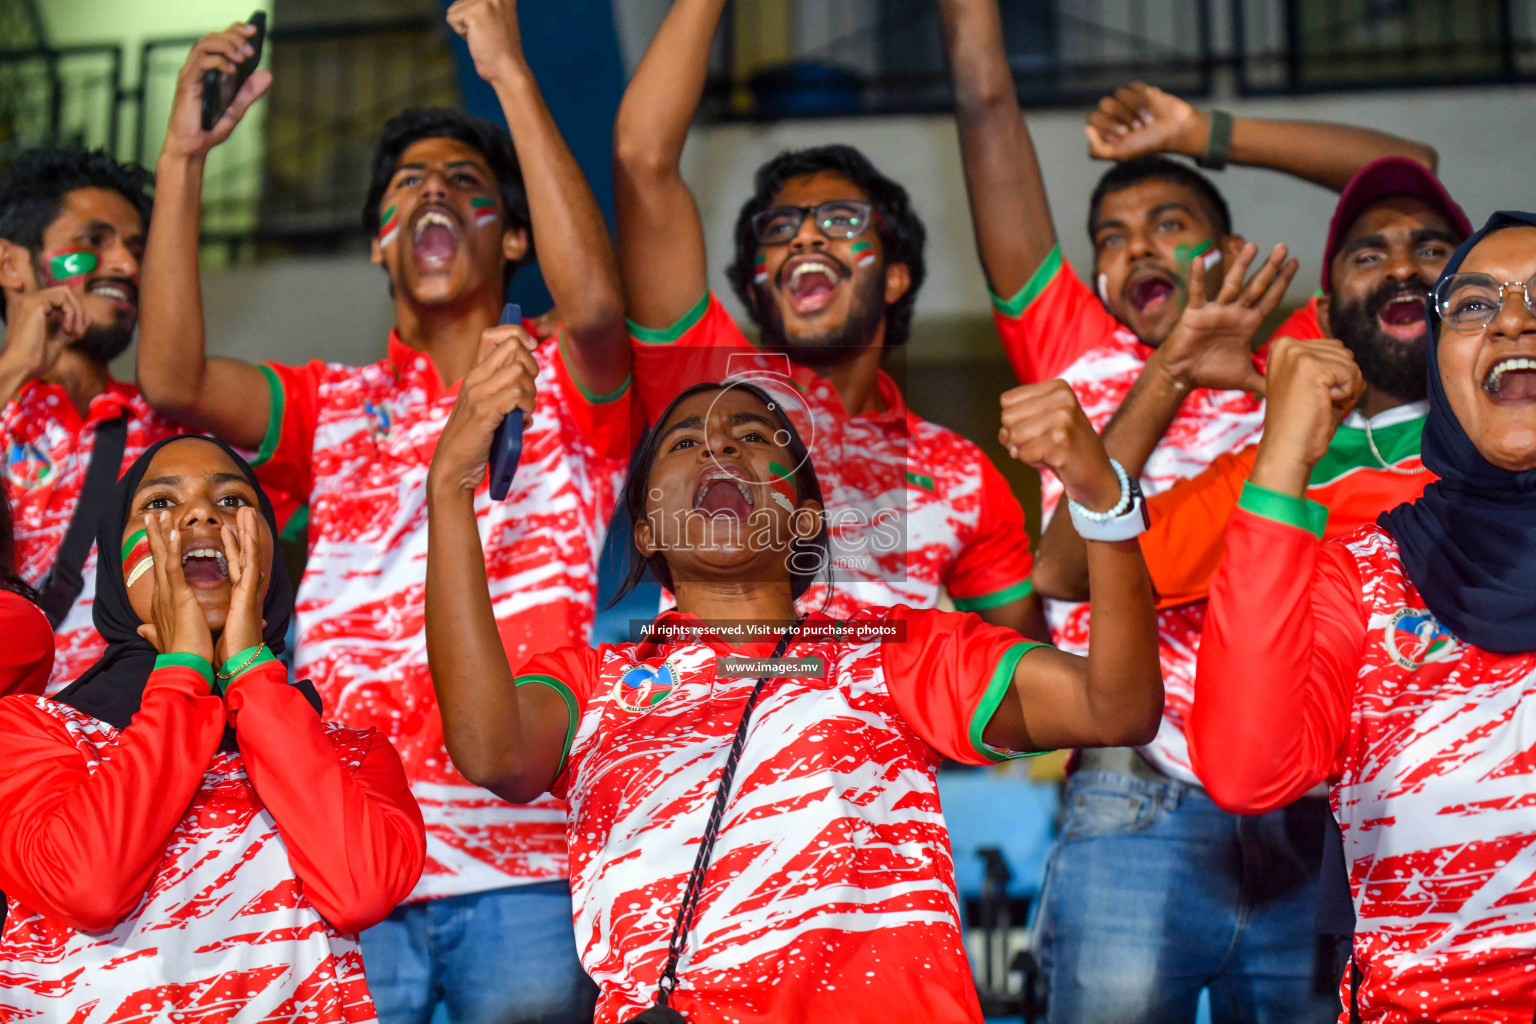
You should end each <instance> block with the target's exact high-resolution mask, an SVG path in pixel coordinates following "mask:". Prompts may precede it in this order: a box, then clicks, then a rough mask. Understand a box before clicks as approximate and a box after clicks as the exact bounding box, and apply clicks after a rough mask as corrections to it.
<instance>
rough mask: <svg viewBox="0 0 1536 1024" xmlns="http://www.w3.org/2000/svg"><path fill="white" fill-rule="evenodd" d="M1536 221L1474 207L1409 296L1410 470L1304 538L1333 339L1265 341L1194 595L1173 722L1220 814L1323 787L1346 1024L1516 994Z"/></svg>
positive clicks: (1448, 1011)
mask: <svg viewBox="0 0 1536 1024" xmlns="http://www.w3.org/2000/svg"><path fill="white" fill-rule="evenodd" d="M1533 300H1536V215H1533V214H1527V213H1498V214H1495V215H1494V216H1493V217H1492V218H1491V219H1490V220H1489V221H1488V223H1487V224H1486V225H1485V226H1484V227H1483V229H1482V230H1481V231H1479V232H1478V233H1476V234H1475V235H1473V236H1472V237H1471V238H1469V239H1467V241H1466V242H1465V243H1463V244H1462V246H1461V248H1459V249H1458V250H1457V251H1456V253H1455V255H1454V256H1452V258H1451V260H1450V262H1449V263H1448V264H1447V266H1446V269H1445V271H1444V273H1443V274H1442V275H1441V278H1440V280H1439V282H1438V283H1437V284H1436V285H1435V288H1434V291H1433V292H1432V293H1431V296H1430V300H1429V308H1428V310H1427V317H1428V320H1429V328H1430V351H1429V365H1428V376H1429V396H1430V411H1429V417H1428V419H1427V421H1426V423H1425V427H1424V446H1423V454H1424V465H1425V466H1427V467H1428V468H1429V469H1430V470H1432V471H1433V472H1435V473H1436V474H1438V476H1439V477H1440V479H1439V480H1438V481H1437V482H1435V483H1432V484H1430V485H1429V487H1428V488H1427V489H1426V490H1425V491H1424V494H1423V496H1422V497H1420V498H1419V499H1418V500H1416V501H1414V502H1412V503H1409V504H1405V505H1400V506H1398V507H1397V508H1396V509H1393V510H1392V511H1390V512H1388V513H1386V514H1384V515H1383V516H1382V517H1381V518H1380V519H1379V520H1378V521H1377V522H1376V523H1375V524H1373V525H1371V526H1367V527H1364V528H1362V529H1361V530H1359V531H1357V532H1355V533H1353V534H1351V535H1349V536H1348V537H1344V538H1341V539H1340V540H1339V541H1335V542H1329V543H1322V542H1321V541H1320V540H1319V536H1320V535H1321V533H1322V525H1323V522H1324V521H1325V520H1326V518H1327V510H1326V509H1324V508H1322V507H1321V506H1318V505H1316V504H1315V503H1312V502H1308V501H1306V500H1305V494H1306V492H1305V488H1306V483H1307V478H1308V475H1309V474H1310V472H1311V469H1312V466H1313V465H1314V464H1315V463H1316V461H1317V460H1318V458H1319V457H1320V456H1321V454H1322V452H1323V450H1324V449H1325V448H1326V447H1327V444H1328V439H1329V437H1330V436H1331V434H1332V431H1333V427H1334V425H1335V424H1336V423H1337V422H1338V419H1339V418H1340V417H1341V416H1342V414H1343V411H1344V410H1347V408H1348V407H1349V405H1350V404H1351V403H1352V402H1353V401H1354V399H1355V398H1356V397H1357V396H1358V394H1359V390H1360V376H1359V372H1358V370H1357V369H1356V368H1355V366H1354V363H1353V360H1351V359H1350V357H1349V354H1348V353H1347V352H1346V351H1344V349H1343V347H1342V346H1340V345H1338V343H1337V342H1327V341H1321V342H1300V343H1292V342H1289V341H1286V342H1284V343H1278V344H1277V345H1276V347H1275V348H1274V350H1273V353H1272V355H1271V360H1270V363H1269V370H1268V374H1267V377H1268V387H1267V389H1266V390H1267V401H1268V408H1267V410H1266V412H1265V423H1264V440H1263V443H1262V445H1261V447H1260V450H1259V455H1258V460H1257V463H1256V464H1255V466H1254V471H1253V475H1252V476H1251V477H1250V481H1249V484H1248V487H1247V490H1246V491H1245V492H1244V495H1243V498H1242V501H1241V503H1240V506H1239V508H1240V511H1239V512H1238V513H1237V514H1236V515H1235V516H1234V517H1233V519H1232V522H1231V524H1230V526H1229V527H1228V529H1227V550H1226V556H1225V560H1224V561H1223V563H1222V566H1221V568H1220V570H1219V571H1218V573H1217V575H1216V578H1215V580H1214V581H1213V583H1212V587H1211V602H1210V608H1209V611H1208V613H1207V615H1208V617H1207V619H1206V626H1205V634H1204V639H1203V642H1202V646H1201V650H1200V667H1199V675H1198V677H1197V679H1196V685H1195V705H1194V712H1193V716H1192V728H1191V734H1190V750H1191V754H1192V755H1193V757H1194V763H1195V767H1196V771H1197V772H1199V773H1200V777H1201V780H1202V781H1203V782H1204V783H1205V784H1206V787H1207V789H1208V790H1209V791H1210V793H1211V795H1212V797H1214V798H1215V799H1216V801H1217V802H1218V803H1220V804H1222V805H1223V806H1226V807H1228V808H1230V809H1232V810H1237V811H1249V812H1259V811H1267V810H1269V809H1271V808H1274V807H1279V806H1283V805H1284V804H1286V803H1289V802H1290V801H1291V800H1293V799H1295V798H1296V797H1299V796H1300V795H1301V794H1303V793H1305V792H1306V791H1307V790H1308V789H1310V788H1311V787H1312V786H1314V785H1316V784H1317V783H1320V782H1327V783H1328V784H1329V787H1330V791H1331V792H1330V795H1331V800H1332V804H1333V813H1334V816H1335V817H1336V818H1337V819H1338V822H1339V826H1340V829H1341V831H1342V832H1343V835H1344V849H1345V857H1346V859H1347V862H1348V868H1349V878H1350V887H1351V890H1352V894H1353V898H1354V905H1355V913H1356V918H1357V924H1356V930H1355V938H1354V950H1353V954H1354V955H1353V959H1352V963H1351V964H1350V967H1349V970H1348V971H1346V973H1345V974H1344V977H1343V987H1342V993H1341V994H1342V996H1343V1000H1344V1004H1345V1006H1346V1008H1347V1009H1348V1010H1349V1012H1350V1016H1351V1019H1356V1020H1364V1021H1409V1020H1412V1021H1418V1020H1476V1021H1480V1022H1495V1024H1497V1022H1506V1021H1508V1022H1515V1021H1518V1022H1520V1024H1526V1022H1528V1021H1530V1020H1531V1013H1532V1007H1533V1006H1536V949H1533V939H1532V937H1533V936H1536V842H1533V840H1536V795H1533V794H1536V700H1532V699H1531V698H1532V697H1533V696H1536V306H1533Z"/></svg>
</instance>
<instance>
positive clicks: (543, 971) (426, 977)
mask: <svg viewBox="0 0 1536 1024" xmlns="http://www.w3.org/2000/svg"><path fill="white" fill-rule="evenodd" d="M362 944H363V968H364V970H366V972H367V974H368V990H369V991H370V992H371V993H373V1003H374V1006H375V1007H376V1008H377V1009H378V1013H379V1024H428V1022H429V1021H431V1020H432V1014H433V1010H434V1009H435V1008H436V1007H437V1004H438V1003H442V1005H443V1008H444V1009H445V1010H446V1011H447V1018H448V1020H449V1021H450V1022H451V1024H574V1022H577V1021H582V1022H586V1024H590V1021H591V1020H592V1008H593V1005H594V1004H595V1003H596V1000H597V986H596V985H594V984H592V981H591V979H590V978H588V977H587V975H586V972H585V971H583V970H582V968H581V962H580V961H578V960H577V959H576V937H575V933H574V932H573V930H572V925H571V893H570V889H569V887H568V886H567V885H566V883H565V882H540V883H538V884H535V885H519V886H513V887H511V888H507V889H493V890H491V891H490V892H476V893H469V894H468V895H465V896H447V897H444V898H442V899H436V900H425V901H423V902H420V903H406V904H402V905H401V906H399V907H396V908H395V912H394V913H392V914H390V915H389V917H387V918H385V919H384V921H383V922H381V923H380V924H377V925H375V926H374V927H372V928H370V929H368V930H367V931H365V932H363V934H362Z"/></svg>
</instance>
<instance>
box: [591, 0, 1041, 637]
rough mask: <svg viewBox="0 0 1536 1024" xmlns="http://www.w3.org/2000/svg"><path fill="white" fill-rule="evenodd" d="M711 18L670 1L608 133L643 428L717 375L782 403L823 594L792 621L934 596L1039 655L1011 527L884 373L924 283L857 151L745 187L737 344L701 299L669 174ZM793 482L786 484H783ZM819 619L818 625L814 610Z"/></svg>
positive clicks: (690, 221) (693, 210)
mask: <svg viewBox="0 0 1536 1024" xmlns="http://www.w3.org/2000/svg"><path fill="white" fill-rule="evenodd" d="M724 6H725V0H678V2H677V3H674V4H673V6H672V8H671V10H670V11H669V13H668V14H667V17H666V20H665V21H664V22H663V23H662V25H661V28H660V29H659V30H658V31H657V33H656V37H655V39H654V40H653V41H652V42H651V46H650V48H649V50H648V51H647V52H646V55H645V59H644V60H643V61H642V62H641V64H640V67H639V69H638V70H637V71H636V72H635V75H634V78H633V79H632V80H631V81H630V84H629V88H628V90H627V91H626V92H625V94H624V101H623V103H622V104H621V106H620V108H619V116H618V122H617V124H616V126H615V129H614V152H615V168H616V174H615V198H616V205H617V211H618V241H619V262H620V270H621V273H622V277H623V281H624V291H625V301H626V308H627V311H628V314H629V317H630V333H631V336H632V338H633V340H634V346H633V351H634V373H635V388H636V394H637V395H638V396H639V398H640V401H641V403H642V405H643V407H644V409H645V411H646V413H647V415H648V416H650V417H652V418H654V417H655V415H656V414H657V413H658V412H659V411H660V410H661V409H663V408H665V406H666V405H667V403H668V401H670V399H671V398H672V397H673V396H674V395H676V394H677V393H678V392H679V391H681V390H682V389H683V388H685V387H687V386H688V385H690V384H693V383H696V382H698V381H702V380H719V379H722V378H724V377H727V376H735V377H740V378H745V379H751V380H752V381H753V382H754V383H757V384H759V385H762V386H765V387H767V388H769V389H770V390H771V391H772V392H773V393H774V394H776V395H780V396H782V398H783V400H784V403H785V410H786V411H787V412H788V413H789V415H790V416H791V418H792V419H794V420H795V422H796V426H797V427H798V428H799V429H800V431H801V433H802V435H803V436H804V437H805V438H806V440H807V446H808V448H809V449H810V457H811V458H812V459H814V460H815V466H816V472H817V474H818V475H819V476H820V478H821V481H822V487H823V490H824V491H825V492H826V495H827V499H828V514H829V522H830V525H831V535H832V540H833V544H832V547H833V551H832V561H831V564H830V565H829V566H828V569H829V573H828V574H827V575H826V577H825V578H827V579H828V580H829V581H830V582H831V583H832V584H833V586H831V587H830V590H829V589H828V588H826V587H824V586H816V587H813V588H812V589H811V591H810V592H808V593H807V595H806V596H805V597H804V598H803V599H802V603H803V604H804V605H805V606H806V607H814V608H823V607H827V612H828V614H832V615H838V616H842V615H851V614H853V613H854V612H855V611H857V610H859V609H861V608H866V607H884V606H890V605H894V604H906V605H909V606H912V607H916V608H924V607H932V606H933V605H934V604H936V603H937V601H938V600H939V597H940V594H941V592H947V593H948V594H949V596H950V598H951V599H952V600H953V601H954V603H955V605H956V606H957V607H959V608H962V609H969V610H973V611H976V612H978V613H980V614H981V615H982V616H983V617H984V618H986V619H987V620H988V621H989V622H993V623H995V624H999V625H1005V626H1010V627H1012V628H1015V629H1019V630H1021V631H1023V632H1025V633H1026V634H1028V635H1031V636H1042V635H1043V632H1042V631H1043V629H1044V622H1043V620H1042V618H1041V616H1040V612H1039V604H1038V601H1037V600H1036V599H1035V597H1034V594H1033V589H1032V587H1031V585H1030V583H1029V575H1030V571H1031V569H1032V562H1031V559H1030V554H1029V540H1028V537H1027V535H1026V534H1025V530H1024V514H1023V510H1022V509H1021V508H1020V506H1019V503H1018V500H1017V499H1016V498H1014V496H1013V493H1012V491H1011V490H1010V489H1009V487H1008V484H1007V483H1006V482H1005V481H1004V479H1003V477H1002V475H1001V474H1000V473H998V471H997V470H996V469H995V468H994V467H993V466H992V465H991V463H990V462H988V460H987V458H986V456H985V455H984V454H983V453H982V452H981V450H980V449H979V448H978V447H977V446H976V445H974V444H973V443H971V442H970V441H967V440H966V439H964V438H962V437H960V436H959V435H958V434H955V433H954V432H953V431H950V430H947V429H945V428H943V427H940V426H938V425H936V424H933V423H929V422H927V421H925V420H922V419H920V418H918V417H917V416H915V415H913V414H912V413H911V412H910V411H909V410H908V409H907V407H906V405H905V402H904V401H903V399H902V395H901V392H900V390H899V389H898V388H897V387H896V384H895V382H894V381H892V380H891V378H890V377H889V376H887V375H886V374H884V373H882V372H881V370H880V360H881V356H882V355H883V354H884V353H885V352H886V351H887V350H888V349H892V348H897V347H899V346H901V345H904V344H905V343H906V341H907V336H908V332H909V330H910V327H911V323H912V307H913V303H914V301H915V299H916V296H917V291H918V288H919V287H920V286H921V285H922V281H923V275H924V264H923V239H924V229H923V224H922V221H921V220H919V219H918V217H917V215H916V213H915V212H914V211H913V209H912V206H911V203H910V201H909V199H908V197H907V193H906V191H905V190H904V189H903V188H902V187H901V186H900V185H899V184H897V183H896V182H894V181H891V180H890V179H889V178H887V177H885V176H884V175H882V174H881V173H880V172H879V171H878V170H876V169H875V167H874V166H873V165H872V164H871V163H870V162H869V160H868V159H867V158H865V156H864V155H863V154H862V153H860V152H859V151H858V150H856V149H853V148H852V147H849V146H822V147H818V148H814V149H805V150H799V151H794V152H787V153H782V154H780V155H779V156H777V157H775V158H774V159H773V160H770V161H769V162H768V163H766V164H764V165H763V166H762V167H760V168H759V169H758V171H757V174H756V176H755V181H754V189H753V193H752V195H751V197H750V198H749V199H748V200H747V202H746V204H745V205H744V206H743V207H742V210H741V214H740V215H739V216H738V218H737V222H736V230H735V252H734V255H733V258H732V261H731V264H730V266H729V267H728V268H727V271H726V275H727V277H728V278H729V280H730V282H731V285H732V287H733V288H734V290H735V292H736V294H737V296H738V297H739V298H740V299H741V301H742V303H743V305H745V306H746V308H747V310H748V312H749V314H750V315H751V317H752V319H753V320H754V321H755V322H756V323H757V325H758V327H759V328H760V330H761V338H760V341H759V342H758V343H757V344H756V345H753V344H751V343H749V342H748V341H747V338H746V336H745V335H744V334H743V333H742V331H741V329H740V328H739V327H738V326H737V325H736V324H735V323H734V322H733V321H732V319H731V317H730V315H729V314H728V313H727V312H726V310H725V308H724V306H722V305H721V303H720V301H719V299H718V298H716V296H715V295H714V294H712V293H711V292H710V290H709V287H708V284H707V279H706V267H707V264H706V257H705V249H704V238H703V230H702V226H701V223H700V219H699V214H698V210H697V207H696V206H695V204H694V199H693V195H692V193H691V192H690V191H689V188H688V185H687V184H686V183H685V182H684V181H683V178H682V174H681V171H680V167H679V162H680V159H681V156H682V151H683V144H684V142H685V141H686V139H687V134H688V124H689V121H690V119H691V118H692V116H693V113H694V110H695V108H696V107H697V106H698V102H699V99H700V96H701V94H702V91H703V87H704V79H705V74H706V72H707V64H708V58H709V49H710V42H711V39H712V38H713V37H714V33H715V28H716V25H717V24H718V22H719V18H720V13H721V10H722V9H723V8H724ZM791 468H792V467H791ZM828 602H829V606H828Z"/></svg>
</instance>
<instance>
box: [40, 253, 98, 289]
mask: <svg viewBox="0 0 1536 1024" xmlns="http://www.w3.org/2000/svg"><path fill="white" fill-rule="evenodd" d="M97 262H98V261H97V259H96V254H95V253H93V252H90V251H88V250H85V249H80V250H77V251H75V252H61V253H59V254H58V255H56V256H53V257H50V258H49V260H48V272H49V273H50V274H52V275H53V279H54V280H55V281H60V282H62V281H67V280H69V279H70V278H72V277H84V276H85V275H86V274H89V273H90V272H91V271H93V270H95V269H96V266H97Z"/></svg>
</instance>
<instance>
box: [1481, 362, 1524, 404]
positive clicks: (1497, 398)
mask: <svg viewBox="0 0 1536 1024" xmlns="http://www.w3.org/2000/svg"><path fill="white" fill-rule="evenodd" d="M1483 390H1484V391H1486V392H1487V393H1488V397H1490V398H1492V399H1493V401H1494V402H1495V403H1496V404H1498V405H1522V404H1525V403H1527V402H1532V401H1536V359H1533V358H1531V357H1530V356H1505V357H1504V358H1502V359H1499V360H1497V361H1495V362H1494V364H1493V365H1492V366H1491V367H1489V368H1488V375H1487V376H1486V377H1484V378H1483Z"/></svg>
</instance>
